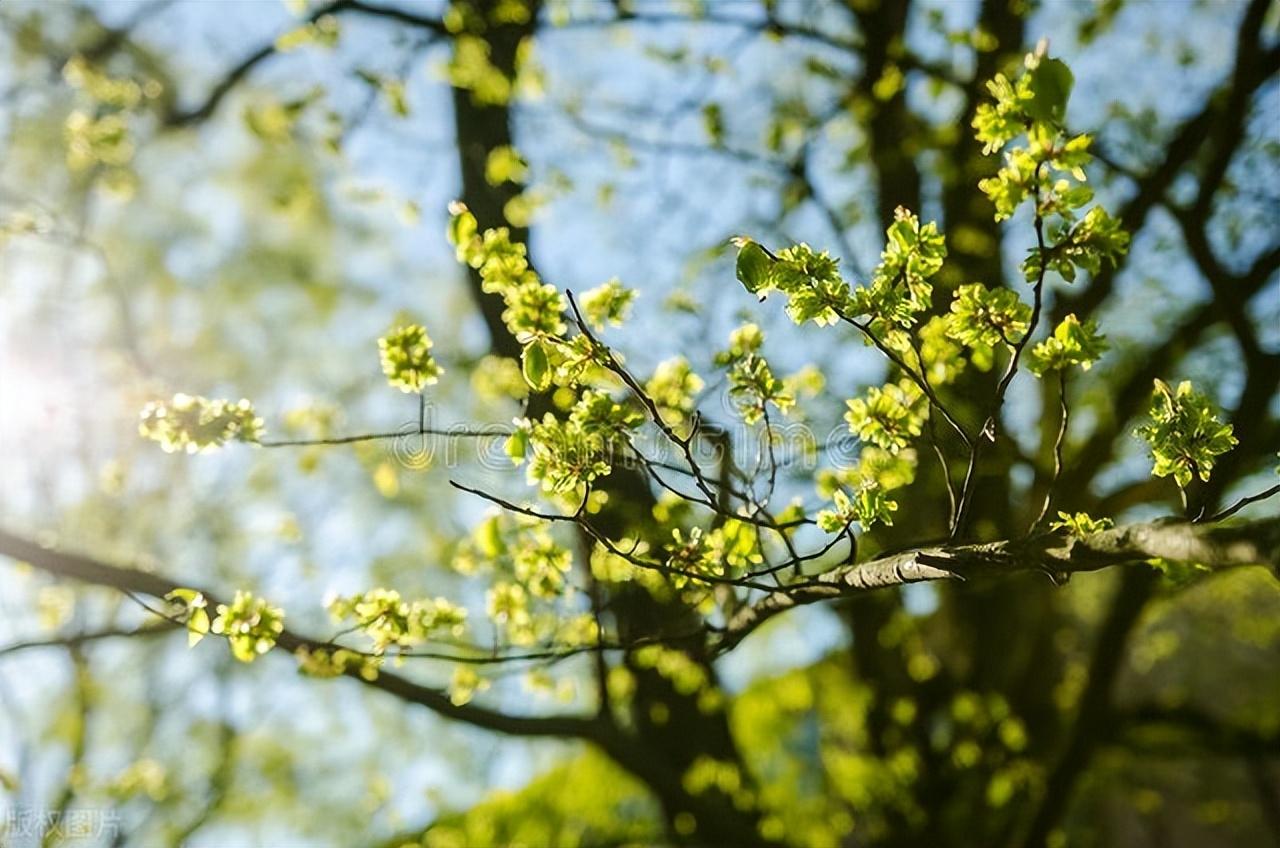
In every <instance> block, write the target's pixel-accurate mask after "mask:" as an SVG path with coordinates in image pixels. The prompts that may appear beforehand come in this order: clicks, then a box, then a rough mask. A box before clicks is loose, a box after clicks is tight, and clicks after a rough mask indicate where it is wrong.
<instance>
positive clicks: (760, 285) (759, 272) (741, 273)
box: [738, 239, 773, 300]
mask: <svg viewBox="0 0 1280 848" xmlns="http://www.w3.org/2000/svg"><path fill="white" fill-rule="evenodd" d="M772 267H773V259H772V258H771V257H770V256H769V253H768V252H767V251H766V250H765V249H764V248H763V247H761V246H760V244H759V243H757V242H754V241H751V240H750V239H743V240H742V246H741V248H740V249H739V250H738V281H739V282H741V283H742V285H743V286H745V287H746V289H747V291H749V292H751V293H752V294H754V295H756V296H758V297H759V298H760V299H761V300H764V291H765V290H766V289H767V288H768V287H769V271H770V269H771V268H772Z"/></svg>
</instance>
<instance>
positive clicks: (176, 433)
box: [138, 394, 262, 453]
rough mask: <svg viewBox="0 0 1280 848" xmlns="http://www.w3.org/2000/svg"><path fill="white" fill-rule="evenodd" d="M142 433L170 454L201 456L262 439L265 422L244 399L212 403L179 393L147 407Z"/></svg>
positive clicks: (144, 410) (140, 431) (143, 414)
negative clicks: (215, 449)
mask: <svg viewBox="0 0 1280 848" xmlns="http://www.w3.org/2000/svg"><path fill="white" fill-rule="evenodd" d="M138 432H139V433H141V434H142V435H143V436H144V437H146V438H148V439H151V440H152V441H156V442H159V443H160V447H162V448H163V449H164V450H165V452H166V453H173V452H174V451H179V450H181V451H186V452H187V453H197V452H205V451H210V450H213V449H214V448H216V447H220V446H222V445H224V444H226V443H227V442H230V441H238V442H257V441H259V440H261V438H262V419H261V418H259V417H258V416H257V413H255V412H254V410H253V404H252V403H250V402H249V401H247V400H244V399H241V400H239V401H229V400H209V399H208V398H204V397H199V396H196V395H186V394H176V395H174V396H173V398H172V399H171V400H169V401H152V402H151V403H148V404H147V405H146V406H145V407H143V410H142V421H141V422H140V423H139V425H138Z"/></svg>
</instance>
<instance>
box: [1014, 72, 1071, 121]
mask: <svg viewBox="0 0 1280 848" xmlns="http://www.w3.org/2000/svg"><path fill="white" fill-rule="evenodd" d="M1075 81H1076V78H1075V75H1074V74H1072V73H1071V69H1070V68H1068V67H1067V65H1066V63H1065V62H1063V61H1062V60H1061V59H1041V60H1040V62H1039V64H1037V65H1036V66H1035V67H1034V68H1032V69H1031V91H1032V95H1033V96H1032V98H1031V100H1030V101H1029V102H1028V103H1027V104H1026V106H1025V108H1026V111H1027V114H1028V115H1030V116H1031V117H1032V118H1034V119H1035V120H1037V121H1052V122H1054V123H1057V124H1060V123H1062V120H1063V118H1065V117H1066V115H1067V99H1068V98H1069V97H1071V89H1072V87H1073V86H1074V85H1075Z"/></svg>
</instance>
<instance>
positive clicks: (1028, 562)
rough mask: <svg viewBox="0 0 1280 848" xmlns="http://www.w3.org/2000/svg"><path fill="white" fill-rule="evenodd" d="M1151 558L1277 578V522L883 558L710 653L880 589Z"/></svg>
mask: <svg viewBox="0 0 1280 848" xmlns="http://www.w3.org/2000/svg"><path fill="white" fill-rule="evenodd" d="M1155 558H1161V559H1170V560H1176V561H1179V562H1195V563H1198V564H1200V565H1204V566H1206V567H1208V568H1214V569H1219V568H1230V567H1235V566H1244V565H1265V566H1268V567H1269V568H1270V569H1271V570H1272V571H1274V572H1277V573H1278V574H1280V518H1271V519H1264V520H1262V521H1256V522H1251V523H1248V524H1240V525H1234V526H1223V525H1209V524H1190V523H1187V522H1183V521H1176V520H1167V519H1166V520H1162V521H1153V522H1148V523H1143V524H1130V525H1126V526H1123V527H1117V528H1114V529H1112V530H1105V531H1103V532H1100V533H1095V534H1094V535H1092V536H1088V537H1086V538H1076V537H1072V536H1063V535H1061V534H1055V533H1050V534H1041V535H1037V536H1032V537H1029V538H1026V539H1013V540H1007V541H1001V542H986V543H982V544H972V545H948V544H944V545H936V546H932V547H924V548H916V549H912V550H909V551H903V552H901V553H895V554H890V555H888V556H883V557H879V558H878V559H874V560H871V561H869V562H864V563H860V564H856V565H847V566H842V567H840V568H836V569H833V570H832V571H828V572H827V573H825V574H823V575H821V576H819V577H818V578H817V579H816V580H813V581H810V582H809V583H805V584H801V585H798V586H794V587H791V588H789V589H787V590H786V591H781V592H776V593H773V594H770V595H768V596H767V597H765V598H764V599H763V600H761V601H759V602H757V603H756V604H754V605H752V606H749V607H744V608H743V609H742V610H740V611H739V612H738V614H737V615H735V616H734V617H733V618H732V619H731V620H730V622H729V624H728V626H727V627H726V628H725V631H724V633H723V634H722V636H721V638H720V641H719V643H718V644H717V645H716V651H717V653H724V652H725V651H728V650H731V649H732V648H733V647H734V646H736V645H737V644H738V643H739V642H741V641H742V640H743V639H745V638H746V637H747V635H749V634H750V633H751V632H752V631H753V630H755V628H757V627H758V626H760V625H761V624H762V623H764V622H765V621H766V620H768V619H770V618H772V617H773V616H775V615H778V614H779V613H782V612H786V611H787V610H789V609H791V608H793V607H797V606H802V605H804V604H811V603H816V602H818V601H826V600H831V599H834V598H847V597H851V596H854V595H857V594H859V593H862V592H866V591H870V590H873V589H881V588H884V587H887V586H902V585H905V584H908V583H921V582H925V581H931V580H962V581H963V580H968V579H969V578H972V577H997V576H1005V575H1009V574H1014V573H1019V572H1036V571H1038V572H1041V573H1043V574H1045V575H1047V576H1048V577H1050V578H1051V579H1053V580H1055V581H1060V580H1061V579H1063V578H1064V577H1065V576H1067V575H1070V574H1074V573H1076V572H1082V571H1098V570H1101V569H1104V568H1110V567H1112V566H1122V565H1136V564H1142V563H1145V562H1146V561H1147V560H1149V559H1155Z"/></svg>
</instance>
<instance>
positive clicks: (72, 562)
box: [0, 530, 606, 745]
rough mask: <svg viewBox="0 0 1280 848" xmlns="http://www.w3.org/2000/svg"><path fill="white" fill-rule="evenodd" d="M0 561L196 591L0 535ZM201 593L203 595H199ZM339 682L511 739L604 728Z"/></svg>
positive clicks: (291, 648) (404, 687)
mask: <svg viewBox="0 0 1280 848" xmlns="http://www.w3.org/2000/svg"><path fill="white" fill-rule="evenodd" d="M0 555H4V556H7V557H11V558H13V559H15V560H19V561H21V562H25V563H27V564H29V565H31V566H32V567H34V568H38V569H40V570H41V571H45V572H47V573H49V574H52V575H55V576H57V577H65V578H70V579H72V580H79V581H81V582H84V583H92V584H94V585H98V586H105V587H108V588H112V589H117V590H119V591H122V592H133V593H138V594H143V595H149V596H151V597H153V598H159V599H163V598H164V597H165V596H166V595H168V594H169V593H170V592H172V591H173V590H174V589H178V588H198V587H194V586H190V585H189V584H185V583H179V582H176V581H174V580H173V579H171V578H167V577H164V576H162V575H160V574H155V573H152V572H146V571H139V570H137V569H133V568H125V567H122V566H118V565H111V564H108V563H105V562H101V561H99V560H96V559H93V558H91V557H87V556H83V555H80V554H74V553H68V552H62V551H57V550H54V549H52V548H48V547H42V546H40V545H38V544H35V543H34V542H31V541H29V540H27V539H23V538H21V537H19V536H15V535H13V534H11V533H9V532H7V531H4V530H0ZM200 591H201V592H203V590H200ZM203 593H204V594H205V596H206V597H207V598H208V599H209V601H210V603H213V604H216V603H218V600H217V598H216V596H215V595H214V594H212V593H209V592H203ZM276 647H277V648H279V649H281V650H284V651H288V652H290V653H293V652H295V651H297V650H298V649H299V648H309V649H310V648H326V647H329V643H327V642H324V641H322V640H318V639H312V638H309V637H306V636H303V635H300V634H298V633H296V632H294V631H292V630H288V629H286V630H285V631H283V632H282V633H281V634H280V635H279V637H278V638H277V639H276ZM344 674H345V676H347V677H349V678H351V679H352V680H357V681H360V682H361V683H363V684H364V685H366V686H370V687H372V688H374V689H380V690H382V691H383V692H387V693H389V694H391V695H395V696H396V697H397V698H400V699H401V700H403V701H407V702H409V703H413V704H418V705H420V706H423V707H426V708H427V709H429V710H431V711H432V712H435V713H437V714H439V715H441V716H444V717H445V718H450V719H454V720H457V721H460V722H463V723H464V724H470V725H473V726H475V727H480V728H484V729H485V730H491V731H494V732H495V733H503V734H507V735H512V736H553V737H573V738H580V739H587V740H590V741H594V742H597V743H598V744H601V745H604V744H605V740H604V738H603V737H604V734H605V732H606V727H605V725H603V724H602V723H601V722H600V721H598V720H597V719H596V718H594V717H590V718H589V717H578V716H515V715H509V714H507V713H502V712H498V711H496V710H492V709H487V708H485V707H480V706H476V705H474V704H465V705H461V706H459V705H457V704H454V703H453V702H452V701H451V700H450V699H449V696H448V694H446V693H445V692H441V691H440V690H437V689H432V688H430V687H428V686H423V685H421V684H419V683H415V682H413V681H412V680H409V679H408V678H405V677H400V676H398V675H396V674H392V673H388V672H382V673H380V674H379V675H378V676H377V678H375V679H374V680H366V679H364V678H362V677H361V676H360V673H359V671H358V670H356V669H350V670H348V671H346V672H344Z"/></svg>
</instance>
